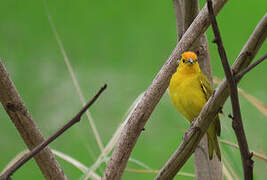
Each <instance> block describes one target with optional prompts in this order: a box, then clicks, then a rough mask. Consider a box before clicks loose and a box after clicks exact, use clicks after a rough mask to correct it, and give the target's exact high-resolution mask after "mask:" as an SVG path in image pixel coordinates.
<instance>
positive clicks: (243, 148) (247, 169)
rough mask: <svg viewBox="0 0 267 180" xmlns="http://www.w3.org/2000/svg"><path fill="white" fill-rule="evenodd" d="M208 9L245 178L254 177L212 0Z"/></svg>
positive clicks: (232, 79) (247, 179) (208, 0)
mask: <svg viewBox="0 0 267 180" xmlns="http://www.w3.org/2000/svg"><path fill="white" fill-rule="evenodd" d="M207 4H208V10H209V15H210V20H211V24H212V29H213V32H214V35H215V41H214V42H215V43H216V44H217V46H218V51H219V54H220V57H221V62H222V65H223V69H224V73H225V76H226V80H227V82H228V87H229V90H230V97H231V103H232V110H233V114H234V118H233V122H232V126H233V129H234V131H235V134H236V137H237V141H238V144H239V147H240V153H241V158H242V165H243V169H244V170H243V173H244V177H245V180H252V179H253V160H252V159H251V157H252V155H251V153H250V152H249V147H248V142H247V138H246V134H245V130H244V126H243V122H242V115H241V110H240V104H239V98H238V91H237V83H236V81H235V78H234V75H233V74H232V71H231V68H230V65H229V62H228V60H227V56H226V52H225V49H224V46H223V42H222V38H221V35H220V30H219V27H218V24H217V21H216V17H215V14H214V12H213V7H212V1H211V0H207Z"/></svg>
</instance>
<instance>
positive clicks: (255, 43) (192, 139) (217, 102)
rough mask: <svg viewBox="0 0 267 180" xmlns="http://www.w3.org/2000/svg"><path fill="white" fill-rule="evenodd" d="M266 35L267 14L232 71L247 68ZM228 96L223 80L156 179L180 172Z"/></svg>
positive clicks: (163, 178) (163, 179)
mask: <svg viewBox="0 0 267 180" xmlns="http://www.w3.org/2000/svg"><path fill="white" fill-rule="evenodd" d="M266 37H267V14H266V15H265V16H264V17H263V18H262V19H261V21H260V22H259V23H258V25H257V26H256V28H255V29H254V31H253V33H252V34H251V36H250V38H249V40H248V41H247V43H246V44H245V46H244V47H243V49H242V50H241V52H240V54H239V56H238V57H237V59H236V61H235V63H234V65H233V66H232V71H234V72H236V73H238V72H240V71H241V70H243V69H244V68H246V67H247V66H248V65H249V64H250V62H251V61H252V60H253V58H254V57H255V55H256V53H257V52H258V50H259V48H260V47H261V46H262V44H263V42H264V40H265V39H266ZM228 96H229V89H228V85H227V81H226V80H223V81H222V82H221V83H220V85H219V86H218V88H217V89H216V91H215V93H213V95H212V96H211V97H210V99H209V100H208V102H207V103H206V105H205V106H204V107H203V108H202V110H201V112H200V114H199V116H198V118H196V119H195V121H193V123H192V126H191V127H190V129H189V130H188V132H187V133H185V136H184V137H185V138H184V139H183V141H182V143H181V144H180V145H179V147H178V148H177V150H176V151H175V152H174V153H173V155H172V156H171V157H170V159H169V160H168V162H167V163H166V164H165V165H164V167H163V168H162V169H161V170H160V172H159V173H158V175H157V177H156V179H161V180H165V179H172V178H173V177H174V176H175V175H176V174H177V172H179V170H180V169H181V167H182V166H183V165H184V163H185V162H186V161H187V160H188V158H189V157H190V156H191V155H192V153H193V152H194V150H195V148H196V146H197V145H198V143H199V142H200V140H201V138H202V137H203V135H204V134H205V132H206V131H207V129H208V127H209V125H210V123H211V122H212V121H213V120H214V117H215V115H216V114H218V112H219V111H220V109H221V107H222V105H223V104H224V103H225V101H226V99H227V98H228Z"/></svg>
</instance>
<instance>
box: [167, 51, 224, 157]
mask: <svg viewBox="0 0 267 180" xmlns="http://www.w3.org/2000/svg"><path fill="white" fill-rule="evenodd" d="M178 63H179V65H178V68H177V71H176V72H175V73H174V74H173V75H172V78H171V81H170V86H169V91H170V97H171V100H172V102H173V104H174V106H175V107H176V109H178V111H180V113H181V114H182V115H183V116H184V117H185V118H186V119H187V120H188V121H189V122H190V123H191V122H192V121H193V120H194V118H197V117H198V115H199V113H200V111H201V110H202V108H203V106H204V105H205V104H206V102H207V101H208V99H209V97H210V96H211V95H212V87H211V84H210V83H209V81H208V79H207V77H206V76H205V75H204V74H203V73H202V71H201V70H200V68H199V64H198V61H197V55H196V54H195V53H194V52H184V53H183V54H182V57H181V59H180V60H178ZM220 132H221V126H220V120H219V116H218V115H216V117H215V120H214V121H213V122H212V123H211V124H210V126H209V128H208V131H207V139H208V153H209V159H210V160H211V159H212V157H213V152H214V151H215V153H216V155H217V157H218V159H219V160H221V152H220V147H219V144H218V140H217V136H220Z"/></svg>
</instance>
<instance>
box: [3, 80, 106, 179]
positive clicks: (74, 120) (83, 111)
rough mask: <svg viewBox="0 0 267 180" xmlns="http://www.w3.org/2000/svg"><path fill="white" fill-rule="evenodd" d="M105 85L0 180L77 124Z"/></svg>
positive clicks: (7, 176)
mask: <svg viewBox="0 0 267 180" xmlns="http://www.w3.org/2000/svg"><path fill="white" fill-rule="evenodd" d="M106 87H107V85H106V84H105V85H104V86H103V87H102V88H101V89H100V90H99V91H98V93H97V94H96V95H95V96H94V97H93V98H92V99H91V100H90V101H89V102H88V103H87V104H86V105H85V106H84V107H83V108H82V109H81V111H80V112H78V113H77V114H76V115H75V116H74V118H72V119H71V120H70V121H69V122H68V123H66V124H65V125H64V126H63V127H61V128H60V129H59V130H58V131H57V132H56V133H55V134H53V135H52V136H51V137H49V138H48V139H47V140H45V141H43V142H42V143H41V144H39V145H38V146H36V147H35V148H34V149H33V150H32V151H31V152H29V153H27V154H26V155H25V156H23V157H22V158H21V159H19V160H18V161H17V162H16V163H15V164H14V165H13V166H11V167H10V168H9V169H7V170H6V171H5V172H4V173H3V174H1V176H0V179H1V180H2V179H7V178H9V177H10V176H11V175H12V174H13V173H14V172H15V171H16V170H17V169H18V168H20V167H21V166H22V165H23V164H25V163H26V162H27V161H28V160H30V159H31V158H32V157H33V156H35V155H36V154H38V153H39V152H40V151H41V150H42V149H44V148H45V147H46V146H47V145H48V144H50V143H51V142H52V141H54V140H55V139H56V138H57V137H58V136H60V135H61V134H62V133H64V132H65V131H66V130H67V129H69V128H70V127H71V126H73V125H74V124H75V123H77V122H79V121H80V119H81V116H82V115H83V114H84V113H85V112H86V111H87V109H88V108H89V107H90V106H91V105H92V104H93V103H94V102H95V101H96V100H97V98H98V97H99V96H100V94H101V93H102V92H103V91H104V90H105V89H106Z"/></svg>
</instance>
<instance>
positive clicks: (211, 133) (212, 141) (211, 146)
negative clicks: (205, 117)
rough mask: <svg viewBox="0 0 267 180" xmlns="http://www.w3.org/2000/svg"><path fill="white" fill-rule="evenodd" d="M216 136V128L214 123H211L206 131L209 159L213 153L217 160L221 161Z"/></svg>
mask: <svg viewBox="0 0 267 180" xmlns="http://www.w3.org/2000/svg"><path fill="white" fill-rule="evenodd" d="M217 135H218V134H217V133H216V127H215V126H214V123H212V124H211V125H210V127H209V129H208V131H207V139H208V153H209V159H210V160H211V159H212V157H213V151H215V153H216V155H217V157H218V159H219V160H220V161H221V151H220V146H219V143H218V139H217Z"/></svg>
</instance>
